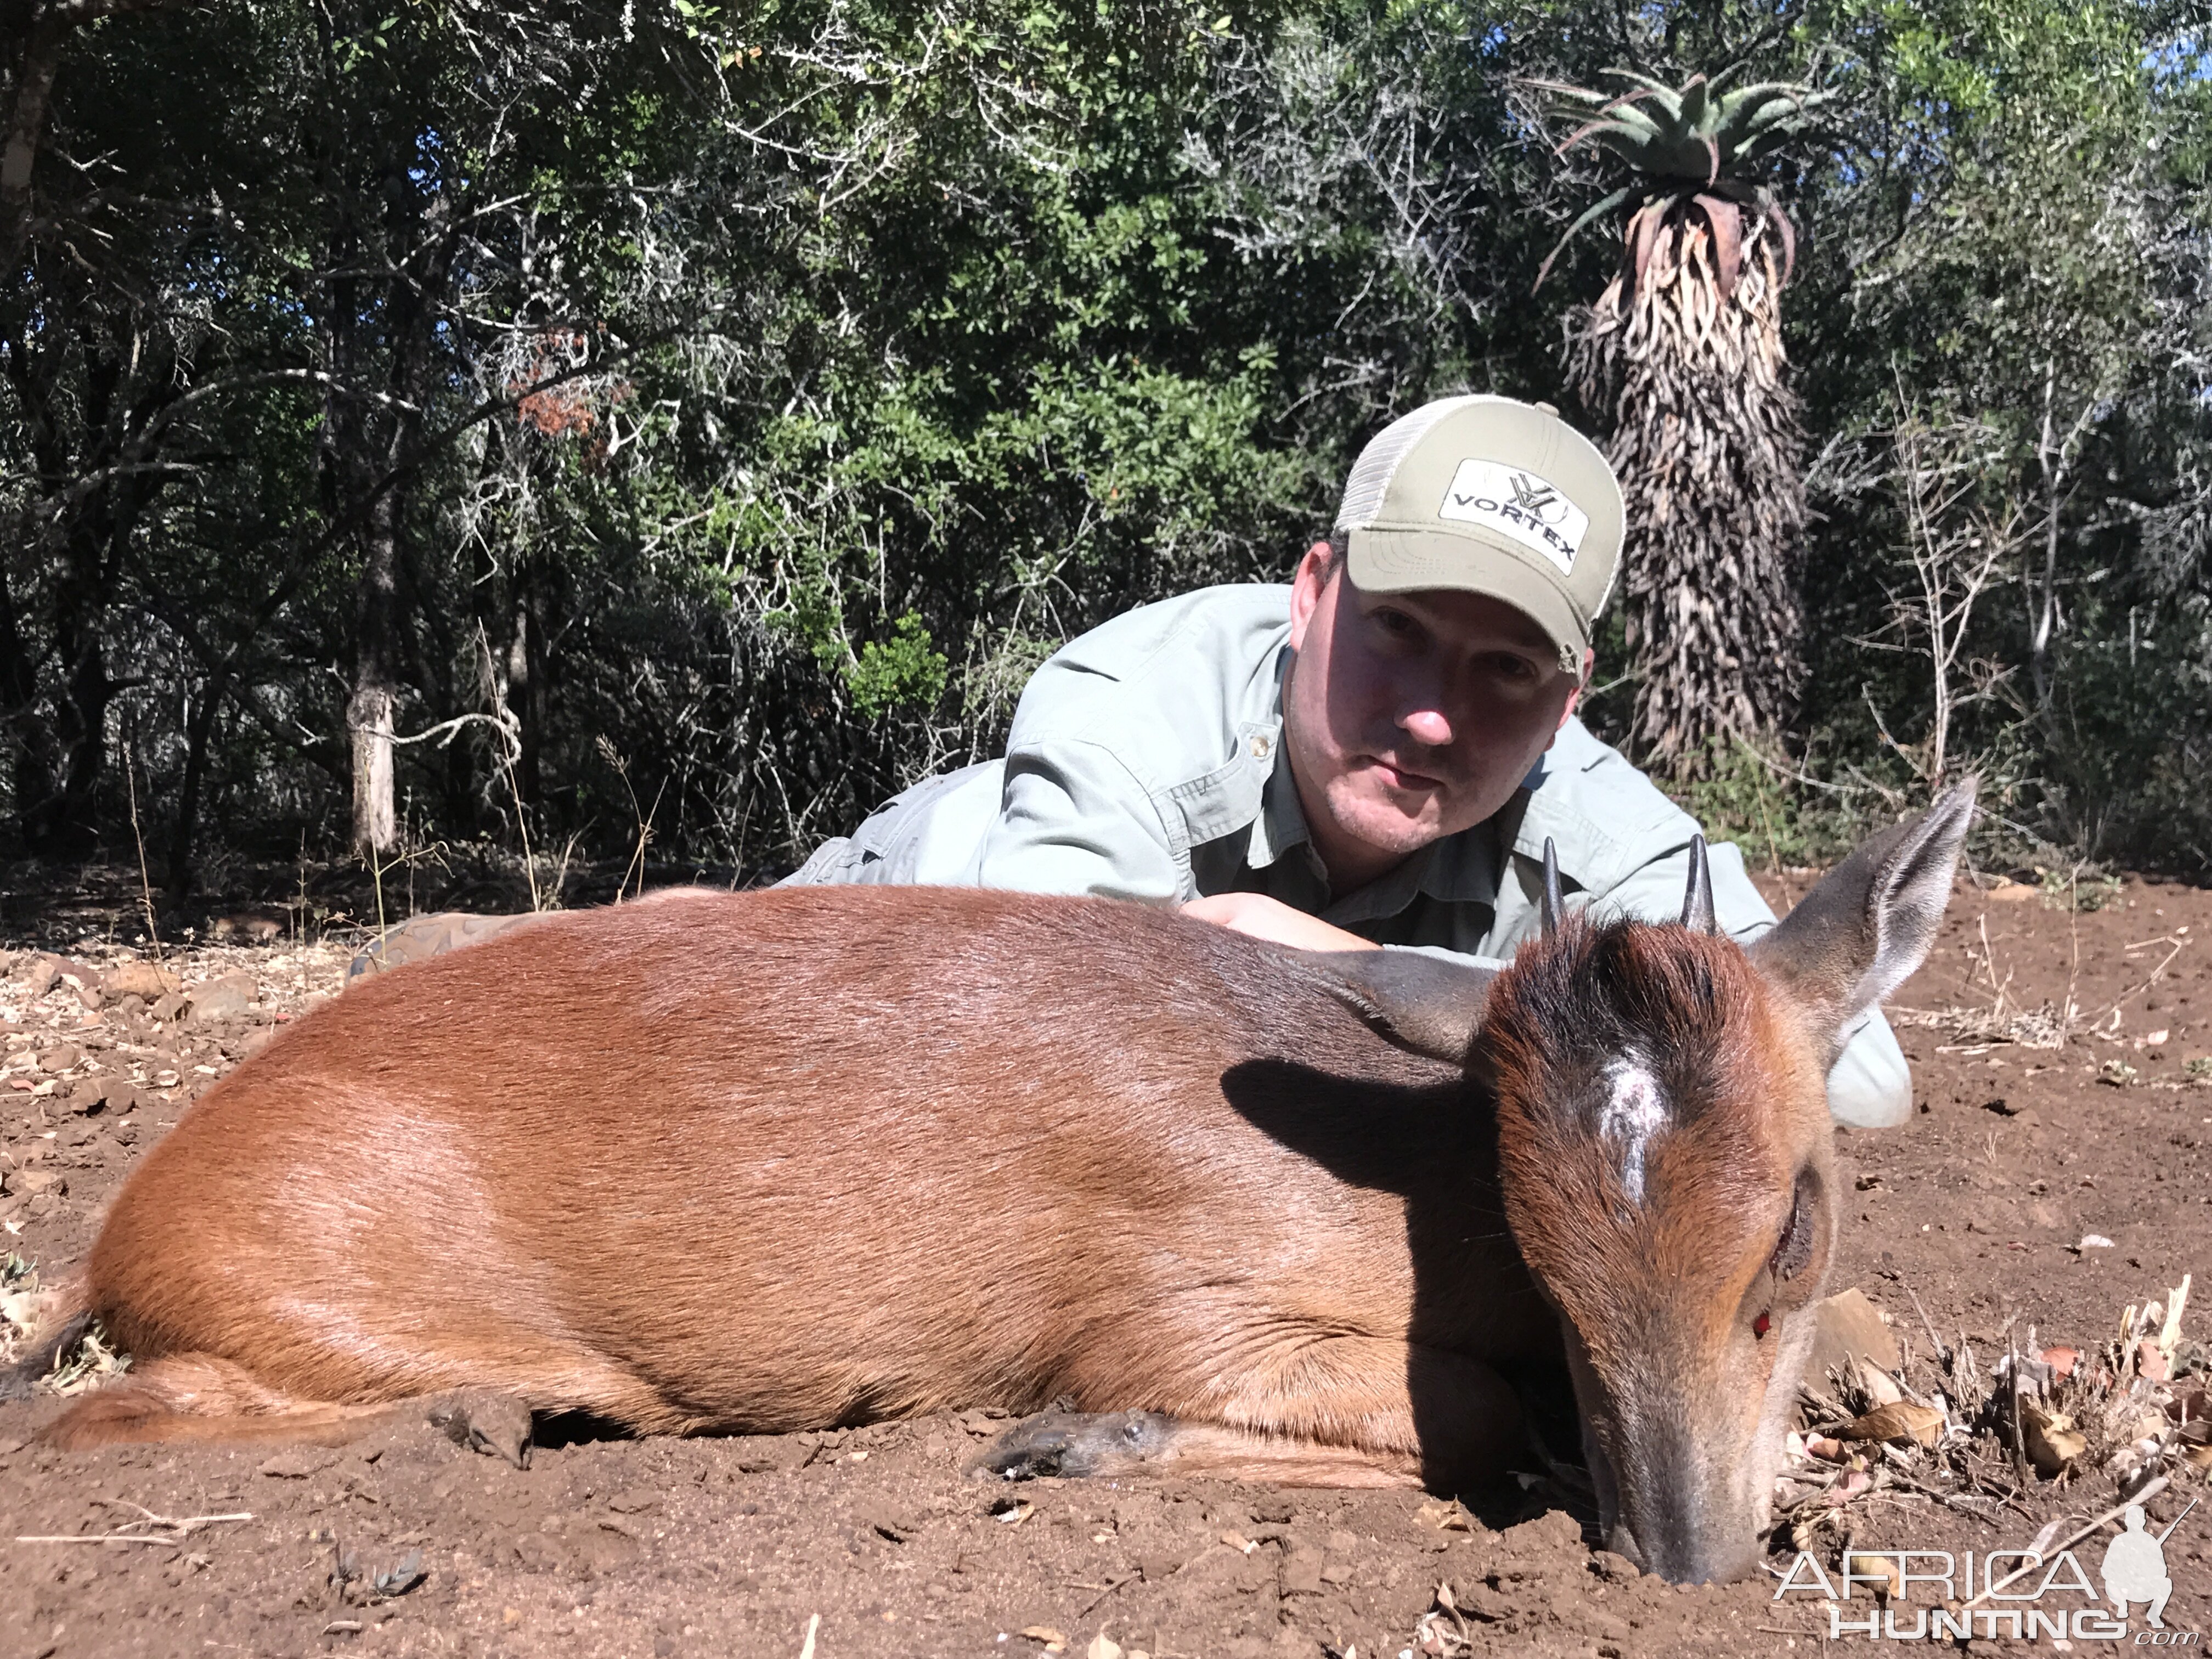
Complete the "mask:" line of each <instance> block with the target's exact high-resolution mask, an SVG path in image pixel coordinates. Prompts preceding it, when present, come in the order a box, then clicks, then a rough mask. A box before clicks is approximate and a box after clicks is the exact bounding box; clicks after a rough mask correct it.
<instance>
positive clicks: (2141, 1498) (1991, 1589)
mask: <svg viewBox="0 0 2212 1659" xmlns="http://www.w3.org/2000/svg"><path fill="white" fill-rule="evenodd" d="M2169 1484H2170V1483H2169V1482H2168V1481H2167V1480H2166V1476H2164V1475H2162V1474H2161V1475H2160V1476H2159V1477H2158V1478H2157V1479H2156V1480H2153V1481H2151V1482H2149V1483H2148V1485H2147V1486H2144V1487H2143V1489H2142V1491H2141V1492H2137V1493H2136V1495H2135V1496H2134V1497H2133V1498H2130V1499H2128V1501H2127V1502H2126V1503H2124V1504H2115V1505H2114V1506H2113V1507H2112V1508H2111V1509H2109V1510H2106V1511H2105V1512H2104V1513H2103V1514H2102V1515H2100V1516H2098V1517H2097V1518H2096V1519H2095V1520H2094V1521H2092V1522H2089V1523H2088V1524H2087V1526H2085V1527H2083V1528H2081V1529H2080V1530H2079V1531H2077V1532H2076V1533H2075V1534H2073V1536H2071V1537H2070V1538H2069V1539H2068V1540H2067V1541H2065V1542H2064V1543H2063V1544H2061V1545H2060V1546H2059V1547H2058V1548H2059V1550H2060V1551H2061V1552H2062V1553H2063V1552H2064V1551H2067V1550H2070V1549H2072V1548H2073V1547H2075V1545H2076V1544H2078V1543H2080V1542H2081V1541H2082V1540H2083V1539H2085V1538H2087V1536H2088V1535H2089V1534H2091V1533H2093V1532H2094V1531H2096V1530H2097V1528H2100V1527H2101V1526H2103V1525H2104V1524H2105V1523H2106V1522H2108V1521H2117V1520H2118V1519H2119V1517H2120V1516H2124V1515H2125V1514H2126V1513H2127V1512H2128V1511H2129V1510H2130V1509H2132V1508H2134V1507H2135V1506H2136V1504H2147V1503H2148V1502H2149V1501H2150V1500H2151V1499H2152V1498H2155V1497H2157V1496H2158V1494H2159V1493H2160V1492H2164V1491H2165V1490H2166V1486H2168V1485H2169ZM2186 1512H2187V1511H2184V1513H2186ZM2175 1518H2176V1519H2177V1520H2178V1519H2179V1516H2176V1517H2175ZM2029 1553H2031V1554H2033V1553H2034V1552H2033V1551H2030V1552H2029ZM2041 1565H2043V1563H2042V1562H2040V1561H2035V1562H2031V1563H2030V1564H2029V1565H2027V1566H2024V1567H2022V1568H2021V1570H2020V1571H2017V1572H2014V1573H2008V1574H2007V1575H2006V1576H2005V1577H2002V1578H2000V1579H1998V1580H1997V1582H1996V1583H1994V1584H1985V1585H1984V1586H1983V1587H1982V1593H1981V1594H1980V1595H1977V1596H1976V1597H1974V1599H1973V1601H1968V1602H1967V1603H1966V1606H1967V1607H1972V1606H1973V1605H1974V1601H1987V1600H1988V1599H1989V1598H1990V1596H1992V1595H1996V1593H1997V1592H1998V1591H1999V1590H2001V1589H2003V1588H2004V1587H2005V1586H2006V1585H2007V1584H2009V1583H2012V1582H2013V1581H2014V1580H2015V1579H2019V1578H2025V1577H2027V1575H2028V1574H2030V1573H2031V1572H2033V1571H2035V1570H2036V1568H2038V1567H2039V1566H2041Z"/></svg>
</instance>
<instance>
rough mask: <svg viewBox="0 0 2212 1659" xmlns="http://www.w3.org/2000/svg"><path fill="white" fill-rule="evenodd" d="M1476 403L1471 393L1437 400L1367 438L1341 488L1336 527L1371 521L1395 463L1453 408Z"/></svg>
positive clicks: (1395, 471) (1409, 451)
mask: <svg viewBox="0 0 2212 1659" xmlns="http://www.w3.org/2000/svg"><path fill="white" fill-rule="evenodd" d="M1479 401H1480V398H1479V397H1477V396H1475V395H1473V394H1470V395H1468V396H1464V397H1459V398H1437V400H1436V402H1434V403H1432V404H1422V405H1421V406H1420V407H1419V409H1417V410H1413V412H1412V413H1411V414H1409V415H1401V416H1399V417H1398V418H1397V419H1396V420H1395V421H1393V422H1390V424H1389V425H1388V426H1386V427H1384V428H1383V429H1382V430H1381V431H1380V432H1378V433H1376V435H1374V436H1373V437H1372V438H1370V439H1369V440H1368V441H1367V447H1366V448H1364V449H1363V450H1361V451H1360V452H1359V459H1358V462H1357V463H1356V464H1355V465H1353V467H1352V477H1351V478H1350V480H1349V481H1348V482H1347V483H1346V484H1345V486H1344V505H1343V506H1342V507H1339V508H1338V509H1337V513H1336V528H1337V529H1339V530H1350V529H1352V528H1353V527H1355V526H1361V525H1365V524H1368V523H1370V522H1372V520H1374V518H1375V515H1376V513H1379V512H1381V511H1382V509H1383V495H1385V494H1386V493H1388V492H1389V488H1390V480H1391V479H1392V478H1393V477H1395V476H1396V475H1397V471H1398V463H1399V462H1401V461H1402V460H1404V459H1406V457H1407V454H1409V453H1411V452H1412V450H1413V446H1414V445H1415V444H1417V443H1419V442H1420V441H1421V440H1422V438H1423V437H1424V436H1425V435H1427V433H1428V430H1429V428H1431V427H1432V426H1434V425H1435V424H1436V423H1437V422H1438V421H1440V420H1442V419H1443V417H1444V416H1447V415H1449V414H1450V413H1451V412H1452V410H1455V409H1464V408H1465V407H1467V405H1468V404H1471V403H1476V402H1479Z"/></svg>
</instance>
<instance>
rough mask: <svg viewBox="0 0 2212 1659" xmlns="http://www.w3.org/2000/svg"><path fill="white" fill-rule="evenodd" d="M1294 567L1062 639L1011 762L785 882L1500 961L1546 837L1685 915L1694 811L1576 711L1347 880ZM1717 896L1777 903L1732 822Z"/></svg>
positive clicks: (1857, 1099)
mask: <svg viewBox="0 0 2212 1659" xmlns="http://www.w3.org/2000/svg"><path fill="white" fill-rule="evenodd" d="M1290 595H1291V590H1290V589H1289V588H1288V587H1285V586H1258V585H1253V586H1231V587H1212V588H1204V589H1201V590H1200V591H1199V592H1195V593H1190V594H1186V595H1184V596H1183V597H1182V598H1180V599H1168V600H1164V601H1162V602H1161V603H1159V604H1158V605H1146V606H1144V607H1142V608H1141V609H1139V610H1136V611H1130V612H1128V613H1127V615H1125V616H1121V617H1116V618H1115V619H1114V620H1113V621H1111V622H1109V623H1105V624H1104V625H1103V626H1102V627H1099V628H1097V629H1092V630H1091V632H1090V633H1088V634H1085V635H1083V636H1082V637H1081V638H1079V639H1078V640H1075V641H1073V642H1072V643H1070V644H1069V645H1067V646H1066V647H1063V648H1062V649H1061V650H1060V652H1059V653H1057V654H1055V655H1054V657H1053V658H1052V659H1050V660H1049V661H1048V662H1047V663H1046V664H1045V665H1043V666H1042V668H1040V669H1039V670H1038V671H1036V675H1035V677H1034V678H1031V680H1030V684H1029V685H1028V688H1027V689H1026V690H1024V692H1023V693H1022V699H1021V702H1020V705H1019V707H1018V708H1017V709H1016V711H1015V714H1014V720H1013V726H1012V730H1011V731H1010V732H1009V733H1008V736H1007V742H1006V758H1005V759H1004V760H1003V761H989V762H985V763H982V764H981V765H980V766H974V767H969V768H967V769H963V770H962V771H958V772H953V773H949V774H946V775H942V776H939V777H934V778H930V779H927V780H926V781H923V782H922V783H920V784H917V785H916V786H915V787H913V788H911V789H908V790H907V791H906V792H904V793H902V794H901V795H899V796H898V797H897V798H896V799H894V800H892V801H891V802H890V803H889V804H888V805H885V806H884V808H883V809H882V810H881V811H878V812H877V813H876V814H875V815H874V816H873V817H870V818H869V819H868V821H867V822H866V823H864V824H862V825H861V826H860V829H858V830H856V831H854V834H853V835H852V836H850V837H849V838H840V839H838V840H835V841H832V842H829V843H827V844H826V845H824V846H823V848H820V849H819V850H818V851H817V852H816V854H814V856H813V857H812V858H811V859H809V860H807V862H806V864H805V866H804V867H803V868H801V869H800V870H799V872H798V873H797V874H795V875H793V877H791V878H790V884H809V883H825V882H836V883H844V882H862V883H866V882H881V883H894V884H914V883H929V884H951V885H963V886H984V887H1002V888H1012V889H1018V890H1023V891H1027V892H1040V893H1090V894H1096V895H1098V896H1103V897H1110V898H1122V899H1135V900H1139V901H1142V902H1151V903H1158V904H1176V903H1182V902H1186V901H1188V900H1190V899H1193V898H1196V897H1199V896H1202V895H1211V894H1215V893H1227V892H1260V893H1266V894H1267V895H1269V896H1272V897H1274V898H1277V899H1279V900H1281V901H1282V902H1285V903H1286V904H1288V905H1290V906H1291V907H1292V908H1296V909H1298V910H1301V911H1304V912H1305V913H1307V914H1309V915H1316V916H1319V917H1320V918H1321V919H1322V921H1328V922H1332V923H1334V924H1335V925H1336V926H1337V927H1342V928H1344V929H1345V930H1346V931H1347V932H1349V933H1356V934H1358V935H1359V936H1360V937H1361V938H1363V939H1370V940H1372V941H1374V942H1375V943H1376V944H1378V945H1383V946H1385V947H1394V946H1395V947H1398V948H1414V949H1423V950H1427V951H1435V952H1438V953H1449V954H1451V955H1454V956H1457V957H1467V958H1470V959H1472V960H1474V962H1476V963H1480V964H1482V965H1485V966H1490V967H1496V966H1499V965H1502V964H1503V963H1504V961H1505V960H1506V959H1508V958H1510V957H1511V956H1512V954H1513V953H1514V951H1516V949H1517V948H1518V947H1519V946H1520V945H1521V943H1522V941H1523V940H1524V939H1531V938H1534V936H1535V935H1536V933H1537V932H1538V930H1539V927H1540V921H1539V916H1538V908H1537V906H1538V895H1539V893H1540V891H1541V887H1542V882H1543V858H1544V842H1545V839H1546V838H1547V836H1548V837H1549V838H1550V839H1551V841H1552V842H1553V846H1554V848H1555V849H1556V853H1557V856H1558V859H1559V876H1560V882H1561V885H1562V888H1563V889H1564V890H1565V894H1566V899H1567V905H1568V908H1571V909H1572V908H1587V909H1588V910H1589V914H1590V915H1592V916H1593V917H1595V918H1599V919H1607V918H1612V917H1616V916H1633V917H1640V918H1643V919H1644V920H1648V921H1660V920H1671V919H1673V918H1674V917H1676V916H1679V915H1680V914H1681V908H1682V896H1683V892H1684V890H1685V887H1686V884H1687V882H1688V878H1689V859H1690V839H1691V837H1692V836H1694V835H1696V834H1697V833H1698V825H1697V823H1695V822H1694V821H1693V820H1692V818H1691V817H1690V816H1689V815H1688V814H1687V813H1686V812H1684V811H1682V810H1681V808H1680V807H1679V806H1677V805H1674V802H1672V801H1671V800H1669V799H1668V798H1667V797H1666V796H1665V795H1663V794H1662V793H1660V792H1659V790H1658V789H1657V788H1656V787H1654V786H1653V785H1652V783H1651V782H1650V780H1649V779H1647V778H1645V777H1644V775H1643V774H1642V773H1640V772H1638V770H1637V769H1635V768H1634V767H1633V766H1632V765H1630V764H1629V763H1628V762H1627V761H1626V759H1625V758H1624V757H1622V756H1621V755H1620V752H1619V751H1618V750H1613V749H1612V748H1609V747H1608V746H1607V745H1606V744H1602V743H1601V742H1599V741H1598V740H1597V738H1595V737H1593V736H1591V735H1590V733H1589V730H1588V728H1586V727H1585V726H1583V723H1582V722H1581V721H1580V720H1568V722H1567V723H1566V725H1565V726H1564V727H1563V728H1561V730H1560V732H1559V736H1558V737H1557V738H1556V739H1555V740H1554V741H1553V744H1552V747H1551V749H1550V750H1548V751H1547V753H1546V754H1545V755H1544V757H1542V759H1541V760H1540V761H1539V762H1538V763H1537V764H1536V767H1535V769H1534V770H1533V771H1531V772H1530V773H1529V775H1528V778H1527V779H1526V780H1525V781H1523V782H1522V786H1521V787H1520V788H1519V789H1518V790H1516V792H1515V793H1514V795H1513V798H1512V799H1511V800H1510V801H1509V802H1508V803H1507V804H1506V805H1505V806H1504V809H1503V810H1501V811H1499V812H1498V814H1497V815H1496V816H1494V817H1492V818H1490V819H1488V820H1486V822H1484V823H1479V824H1477V825H1475V826H1474V828H1473V829H1465V830H1462V831H1461V832H1460V833H1459V834H1457V835H1454V836H1445V837H1444V838H1443V839H1442V840H1440V841H1437V842H1433V843H1431V845H1430V846H1428V847H1426V848H1423V849H1422V850H1421V851H1420V852H1419V853H1416V854H1413V856H1412V857H1411V858H1409V859H1407V860H1406V861H1405V862H1404V863H1403V864H1401V865H1399V866H1397V867H1396V868H1395V869H1393V870H1391V871H1390V872H1388V873H1387V874H1385V875H1383V876H1381V877H1379V878H1376V880H1374V881H1372V882H1370V883H1369V884H1367V885H1366V886H1364V887H1362V888H1359V889H1357V890H1354V891H1352V892H1349V893H1342V894H1340V893H1336V892H1334V891H1332V890H1331V889H1330V887H1329V884H1328V878H1327V876H1326V874H1325V872H1324V871H1323V869H1322V864H1321V860H1320V859H1319V857H1318V856H1317V855H1316V853H1315V851H1314V848H1313V845H1312V842H1311V839H1310V836H1309V833H1308V830H1307V828H1306V823H1305V819H1304V814H1303V813H1302V811H1300V809H1299V805H1298V799H1297V788H1296V787H1295V785H1294V783H1293V782H1292V780H1291V772H1290V766H1289V762H1288V759H1287V757H1286V753H1285V748H1284V744H1283V741H1282V731H1283V707H1282V686H1283V678H1284V674H1285V670H1286V669H1287V668H1288V666H1289V664H1290V659H1291V650H1290ZM1709 856H1710V860H1711V870H1712V882H1713V908H1714V914H1715V915H1716V917H1717V920H1718V921H1719V922H1720V925H1721V927H1723V930H1724V931H1726V932H1727V933H1729V934H1730V935H1731V936H1732V937H1734V938H1735V939H1738V940H1741V941H1748V940H1750V939H1755V938H1757V937H1758V936H1759V934H1760V933H1764V932H1765V931H1766V930H1767V929H1768V928H1769V927H1772V926H1773V925H1774V913H1773V912H1772V911H1771V909H1769V908H1767V905H1766V902H1765V900H1764V899H1762V898H1761V897H1760V896H1759V892H1758V890H1757V889H1755V888H1754V887H1753V885H1752V884H1751V881H1750V879H1749V878H1748V877H1747V875H1746V874H1745V872H1744V866H1743V858H1742V855H1741V853H1740V852H1738V850H1737V849H1736V848H1735V847H1734V846H1732V845H1729V843H1727V842H1722V843H1719V844H1717V845H1716V846H1714V847H1713V848H1711V851H1710V855H1709ZM1829 1096H1830V1105H1831V1107H1832V1109H1834V1111H1835V1112H1836V1115H1838V1118H1839V1120H1840V1121H1844V1122H1847V1123H1854V1124H1861V1125H1867V1126H1872V1125H1875V1124H1881V1123H1893V1122H1898V1121H1902V1120H1903V1119H1904V1117H1905V1115H1908V1114H1909V1112H1910V1110H1911V1079H1910V1077H1909V1075H1908V1073H1906V1070H1905V1060H1904V1056H1903V1055H1902V1054H1900V1053H1899V1051H1898V1048H1897V1043H1896V1040H1895V1038H1894V1037H1893V1036H1892V1035H1891V1034H1890V1031H1889V1028H1888V1026H1887V1024H1885V1023H1884V1022H1883V1021H1882V1019H1881V1016H1880V1015H1879V1014H1874V1015H1870V1016H1869V1017H1868V1018H1866V1019H1865V1020H1864V1021H1863V1022H1862V1024H1860V1025H1859V1026H1858V1027H1857V1028H1855V1029H1854V1031H1853V1033H1852V1035H1851V1036H1850V1041H1849V1042H1848V1043H1847V1045H1846V1048H1845V1050H1844V1055H1843V1057H1842V1058H1841V1059H1840V1060H1838V1063H1837V1067H1836V1070H1835V1072H1834V1073H1832V1074H1831V1076H1830V1079H1829Z"/></svg>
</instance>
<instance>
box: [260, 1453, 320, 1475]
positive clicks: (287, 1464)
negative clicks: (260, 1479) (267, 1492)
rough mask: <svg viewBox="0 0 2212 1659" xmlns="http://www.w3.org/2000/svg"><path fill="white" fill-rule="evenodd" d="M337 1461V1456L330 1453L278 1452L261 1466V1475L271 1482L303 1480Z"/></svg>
mask: <svg viewBox="0 0 2212 1659" xmlns="http://www.w3.org/2000/svg"><path fill="white" fill-rule="evenodd" d="M337 1461H338V1455H337V1453H336V1452H332V1451H289V1452H278V1453H277V1454H276V1456H274V1457H272V1458H270V1460H269V1461H268V1462H265V1463H264V1464H263V1465H262V1466H261V1473H262V1474H265V1475H267V1476H268V1477H269V1478H270V1480H306V1479H307V1477H308V1476H309V1475H311V1474H319V1473H320V1472H321V1471H322V1470H324V1469H326V1468H330V1467H331V1465H332V1464H333V1463H335V1462H337Z"/></svg>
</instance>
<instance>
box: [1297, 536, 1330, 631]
mask: <svg viewBox="0 0 2212 1659" xmlns="http://www.w3.org/2000/svg"><path fill="white" fill-rule="evenodd" d="M1335 552H1336V550H1335V549H1334V548H1332V547H1331V546H1330V545H1329V544H1328V543H1327V542H1326V541H1319V542H1316V543H1315V544H1313V545H1312V546H1311V547H1310V548H1308V549H1306V555H1305V557H1304V558H1302V559H1300V560H1299V561H1298V568H1297V570H1295V571H1293V572H1292V573H1291V650H1293V651H1296V650H1297V649H1298V648H1299V647H1301V646H1303V645H1304V643H1305V639H1306V629H1308V628H1310V627H1311V626H1312V625H1313V615H1314V612H1315V611H1318V610H1319V609H1320V608H1321V603H1322V595H1323V594H1324V593H1326V592H1328V584H1329V582H1330V580H1332V579H1333V578H1334V576H1335V574H1336V571H1335V569H1334V563H1335V562H1338V561H1336V559H1335Z"/></svg>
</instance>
